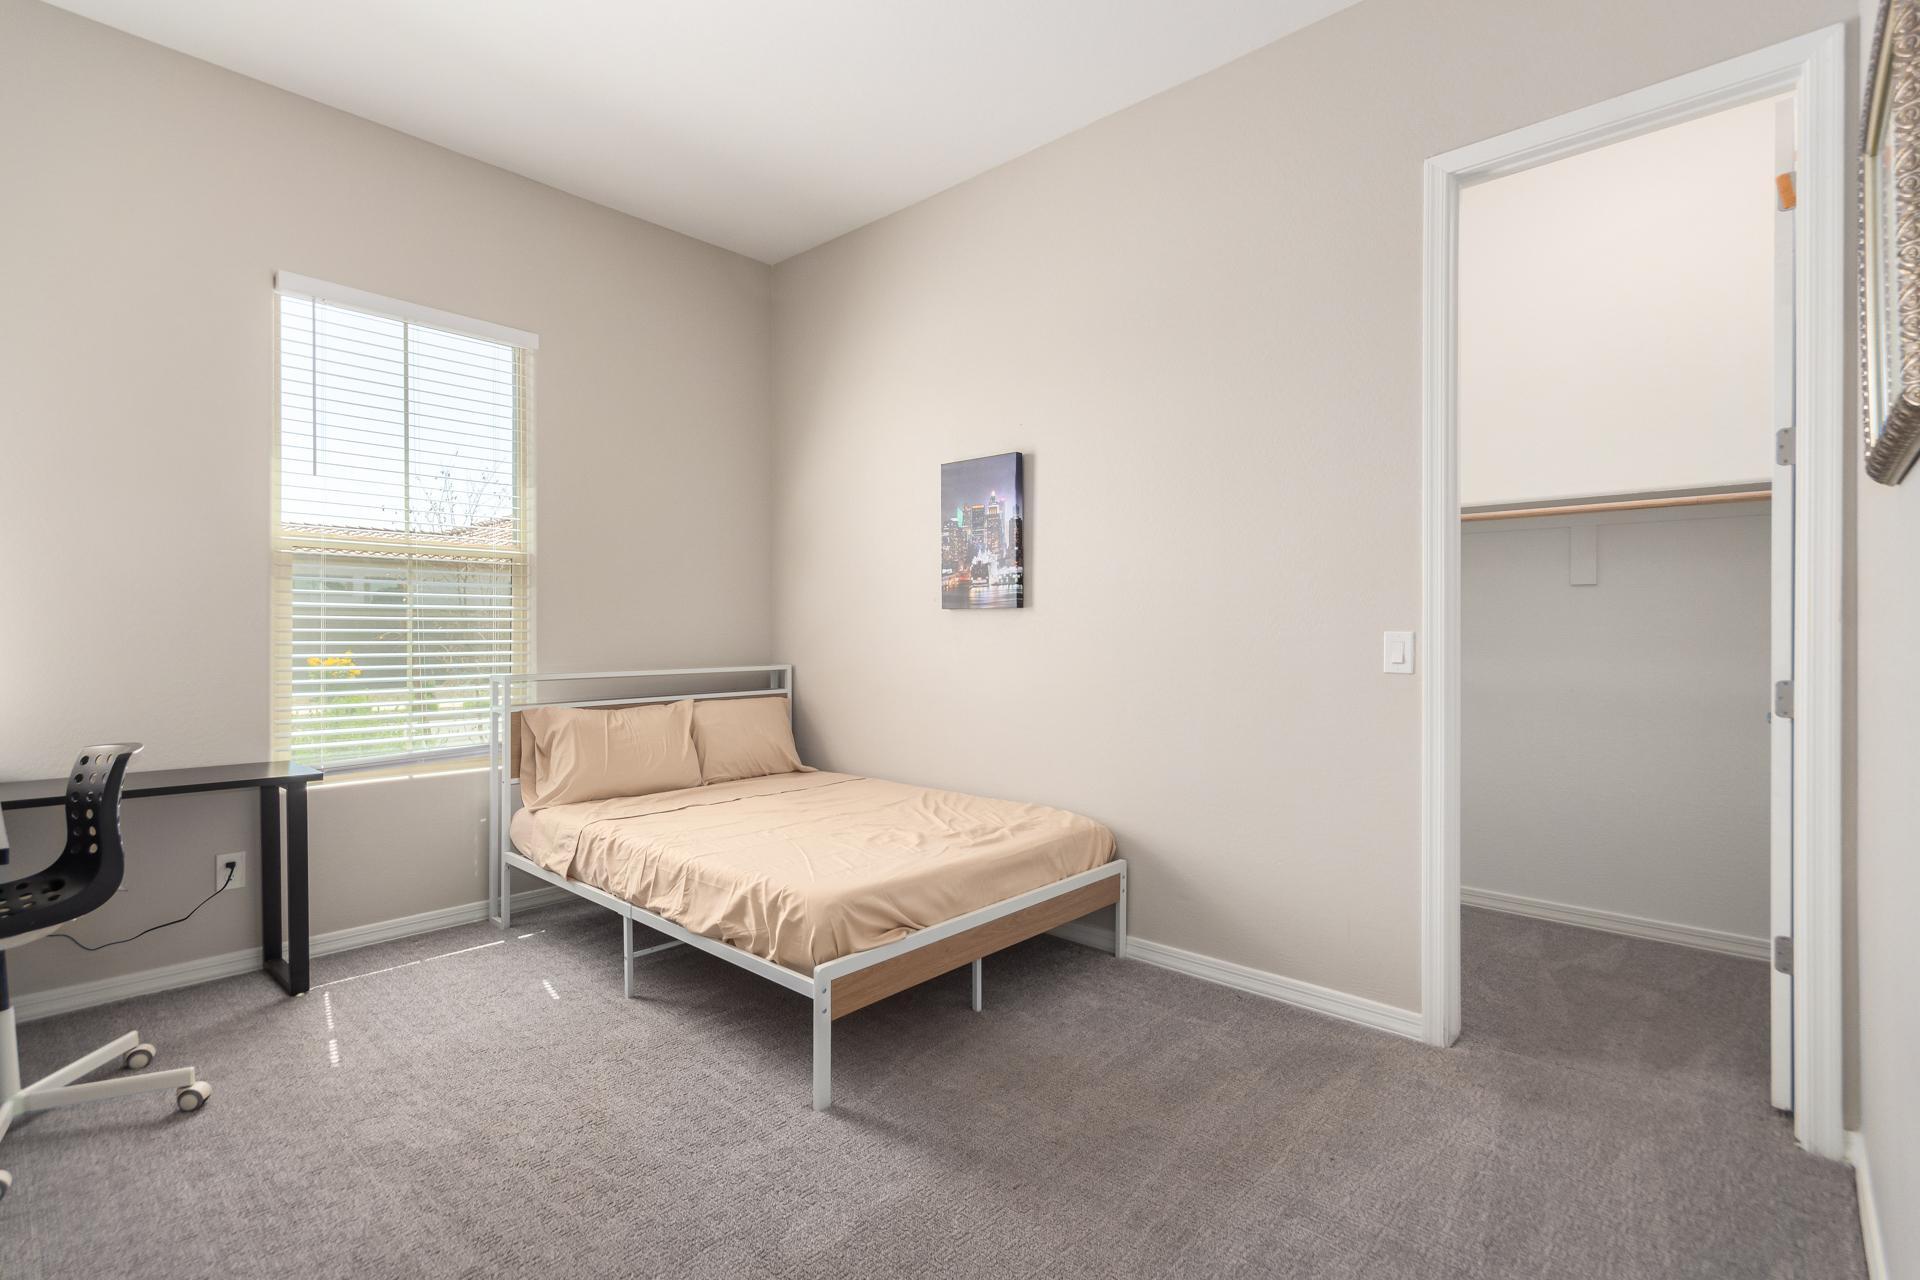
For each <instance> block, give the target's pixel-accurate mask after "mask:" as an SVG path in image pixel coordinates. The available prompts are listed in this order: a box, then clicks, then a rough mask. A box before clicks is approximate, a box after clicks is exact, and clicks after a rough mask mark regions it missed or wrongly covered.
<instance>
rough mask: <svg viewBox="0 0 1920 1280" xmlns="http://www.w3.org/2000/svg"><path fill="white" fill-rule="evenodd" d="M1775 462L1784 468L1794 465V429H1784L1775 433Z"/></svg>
mask: <svg viewBox="0 0 1920 1280" xmlns="http://www.w3.org/2000/svg"><path fill="white" fill-rule="evenodd" d="M1773 460H1774V462H1775V463H1776V464H1777V465H1779V466H1782V467H1790V466H1792V465H1793V428H1792V427H1782V428H1780V429H1779V430H1778V431H1776V432H1774V433H1773Z"/></svg>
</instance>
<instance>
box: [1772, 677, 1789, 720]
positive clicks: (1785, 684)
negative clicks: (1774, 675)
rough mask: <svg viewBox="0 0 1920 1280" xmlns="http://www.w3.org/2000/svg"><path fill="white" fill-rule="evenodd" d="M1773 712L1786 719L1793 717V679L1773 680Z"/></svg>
mask: <svg viewBox="0 0 1920 1280" xmlns="http://www.w3.org/2000/svg"><path fill="white" fill-rule="evenodd" d="M1773 714H1775V715H1777V716H1779V717H1781V718H1782V719H1785V720H1791V719H1793V681H1791V680H1775V681H1774V682H1773Z"/></svg>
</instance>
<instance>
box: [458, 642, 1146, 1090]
mask: <svg viewBox="0 0 1920 1280" xmlns="http://www.w3.org/2000/svg"><path fill="white" fill-rule="evenodd" d="M720 677H737V678H740V679H742V680H745V679H751V678H753V677H764V678H765V680H766V685H765V687H763V688H748V689H732V690H726V691H722V692H677V693H669V694H656V695H647V696H624V697H606V698H592V699H566V698H560V699H541V698H539V697H538V694H539V692H540V690H539V686H540V685H548V684H558V683H563V682H568V681H574V682H580V681H612V680H655V681H657V680H663V679H664V680H673V679H687V680H712V679H717V678H720ZM516 686H527V687H528V691H529V693H530V694H532V695H534V696H533V700H530V701H524V702H516V701H514V699H513V691H514V688H515V687H516ZM765 697H784V698H785V699H786V700H787V715H788V717H789V718H791V717H792V715H793V668H792V667H791V666H746V667H686V668H679V669H670V670H657V671H584V672H566V673H562V674H557V675H544V674H542V675H508V676H493V677H490V678H489V680H488V728H489V732H488V735H487V744H488V757H487V763H488V770H489V786H488V788H487V829H488V831H489V833H490V835H489V839H490V840H492V842H493V857H491V858H490V859H488V891H489V897H490V899H491V901H492V903H493V921H494V923H495V924H497V925H499V926H501V927H502V928H506V927H508V926H509V925H510V924H511V923H512V912H513V895H512V893H511V892H509V889H510V885H509V883H508V881H509V876H508V871H509V870H510V869H511V870H514V871H522V872H525V873H526V874H527V875H530V876H534V877H536V878H538V879H540V880H544V881H545V882H547V883H548V884H551V885H557V886H558V887H560V888H562V889H565V890H566V891H567V892H569V893H571V894H574V895H575V896H577V897H581V898H585V899H586V900H587V901H588V902H592V903H596V904H598V905H599V906H602V907H605V908H606V909H607V910H609V911H611V912H613V913H614V914H615V915H617V916H619V917H620V920H621V933H622V952H623V962H624V967H625V973H626V995H627V998H628V999H632V998H633V963H634V961H635V960H637V959H639V958H640V957H641V956H646V955H652V954H653V953H655V952H657V951H665V950H667V949H669V948H671V947H678V946H683V945H684V946H690V947H696V948H698V949H699V950H701V951H704V952H706V953H707V954H708V955H712V956H718V957H719V958H720V959H722V960H725V961H726V962H727V963H728V964H732V965H737V966H739V967H740V968H742V969H745V970H747V972H749V973H753V974H757V975H759V976H760V977H762V978H765V979H767V980H768V981H770V982H775V983H778V984H779V985H781V986H783V987H785V988H786V989H787V990H789V991H794V992H797V993H799V994H800V995H803V996H807V997H808V998H810V999H811V1000H812V1002H813V1109H814V1110H816V1111H825V1110H826V1109H827V1108H828V1107H830V1106H832V1105H833V1022H834V1009H833V988H834V984H835V982H838V981H842V980H844V979H846V978H848V977H850V976H851V975H853V974H856V973H860V972H861V971H863V970H867V969H871V968H873V967H874V966H875V965H879V964H883V963H886V962H887V961H890V960H895V959H898V958H899V957H901V956H904V955H906V954H908V953H910V952H913V951H918V950H920V949H922V948H924V947H929V946H933V945H935V944H938V943H942V942H945V941H947V940H948V939H953V938H957V937H958V936H959V935H961V934H964V933H967V932H968V931H969V930H972V929H977V928H979V927H981V926H982V925H987V924H990V923H992V922H994V921H996V920H1002V919H1005V918H1006V917H1009V916H1013V915H1015V914H1017V913H1019V912H1022V911H1026V910H1028V909H1029V908H1034V907H1038V906H1039V905H1040V904H1042V903H1046V902H1049V901H1051V900H1052V899H1055V898H1061V897H1064V896H1066V895H1068V894H1071V893H1074V892H1075V891H1077V890H1081V889H1086V888H1088V887H1089V886H1093V885H1097V884H1099V883H1100V882H1102V881H1105V880H1111V879H1117V880H1118V881H1119V886H1118V897H1117V899H1116V900H1115V901H1114V903H1113V908H1114V931H1113V939H1114V941H1113V954H1114V955H1115V956H1117V957H1123V958H1124V957H1125V955H1126V953H1127V864H1126V861H1125V859H1122V858H1115V859H1114V860H1113V861H1111V862H1108V863H1106V864H1104V865H1102V866H1099V867H1095V868H1094V869H1092V870H1091V871H1083V872H1081V873H1080V874H1078V875H1074V876H1069V877H1068V878H1066V879H1065V880H1060V881H1056V882H1055V883H1053V884H1050V885H1044V886H1042V887H1041V888H1038V889H1033V890H1030V891H1029V892H1027V893H1023V894H1019V895H1017V896H1016V897H1012V898H1007V899H1004V900H1003V901H1000V902H996V903H994V904H992V905H991V906H987V907H982V908H980V909H979V910H978V911H970V912H968V913H967V914H965V915H962V916H955V917H954V918H953V919H951V920H944V921H942V922H940V923H939V924H935V925H929V926H928V927H926V928H924V929H920V930H918V931H916V932H914V933H910V934H908V935H907V936H906V937H904V938H901V939H898V940H897V941H894V942H889V943H886V944H885V945H883V946H878V947H874V948H871V949H870V950H867V951H858V952H855V953H853V954H852V955H846V956H841V957H840V958H838V959H836V960H829V961H827V962H826V963H824V964H821V965H817V966H815V968H814V971H813V972H812V973H811V974H804V973H799V972H797V971H795V970H793V969H789V968H787V967H786V966H784V965H779V964H775V963H774V962H773V961H771V960H766V959H763V958H761V957H760V956H756V955H754V954H752V953H751V952H747V951H743V950H741V949H740V948H738V947H735V946H732V945H730V944H728V943H725V942H720V941H718V940H716V939H713V938H709V937H706V936H704V935H702V934H698V933H694V932H693V931H692V930H690V929H686V928H683V927H682V926H680V925H678V924H676V923H674V922H673V921H672V920H669V919H667V918H666V917H664V916H661V915H657V914H655V913H654V912H651V911H648V910H647V909H645V908H644V907H637V906H635V905H633V904H632V903H630V902H626V901H624V900H622V899H620V898H616V897H614V896H613V895H612V894H610V893H605V892H602V891H601V890H599V889H595V888H593V887H591V886H589V885H585V884H582V883H580V882H579V881H577V880H571V879H568V878H567V877H565V876H561V875H556V874H554V873H553V872H551V871H549V870H547V869H546V868H545V867H543V866H541V865H540V864H539V863H537V862H535V861H533V859H531V858H529V857H527V856H526V855H524V854H522V853H521V852H520V851H519V850H518V849H515V848H514V847H513V837H512V834H511V832H510V831H509V820H510V819H511V818H512V816H513V812H514V808H515V795H514V788H515V787H516V786H517V785H518V783H519V779H518V778H517V777H514V776H512V775H513V773H514V770H513V768H512V759H513V754H512V744H511V743H510V742H508V741H507V738H506V734H507V732H508V730H509V728H510V727H511V726H512V724H513V716H514V713H515V712H518V711H523V710H526V709H528V708H530V707H593V706H637V705H642V704H646V703H658V702H678V701H682V700H685V699H689V698H691V699H705V698H765ZM635 922H638V923H640V924H643V925H645V926H646V927H647V928H649V929H652V930H654V931H655V932H656V933H661V934H664V935H666V936H667V937H668V938H669V939H671V941H668V942H664V943H660V944H659V945H657V946H651V947H642V948H640V949H638V950H635V948H634V945H633V926H634V924H635ZM1019 940H1020V939H1019V938H1011V939H1009V940H1008V941H1006V942H1002V943H1000V944H999V946H1007V945H1011V943H1012V942H1014V941H1019ZM997 949H999V948H998V947H993V946H990V947H988V948H987V949H986V950H987V951H989V952H990V951H992V950H997ZM983 954H984V953H983ZM981 959H982V957H981V956H976V957H974V958H973V960H972V961H971V967H972V977H973V1010H974V1012H975V1013H978V1012H980V1010H981V1007H982V997H983V970H982V964H981ZM963 963H965V962H963ZM956 967H957V966H956ZM932 976H934V975H933V974H929V975H928V977H932Z"/></svg>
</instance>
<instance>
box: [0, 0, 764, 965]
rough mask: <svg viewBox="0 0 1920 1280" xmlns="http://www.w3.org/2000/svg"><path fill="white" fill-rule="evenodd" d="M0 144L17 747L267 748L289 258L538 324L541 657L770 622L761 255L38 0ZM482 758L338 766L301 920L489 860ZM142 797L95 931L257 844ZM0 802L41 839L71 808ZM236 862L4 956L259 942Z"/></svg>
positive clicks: (483, 313) (335, 916)
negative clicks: (273, 468) (278, 341)
mask: <svg viewBox="0 0 1920 1280" xmlns="http://www.w3.org/2000/svg"><path fill="white" fill-rule="evenodd" d="M0 174H4V175H5V178H4V184H5V188H6V196H5V199H4V200H0V281H4V286H3V288H4V293H3V294H0V385H4V386H5V388H6V394H5V403H4V405H3V406H0V556H4V559H0V615H4V616H5V618H6V623H5V624H4V625H0V777H42V776H46V775H48V774H52V773H58V772H59V771H60V770H61V769H63V768H64V767H65V765H66V763H67V760H68V759H69V758H70V756H71V753H72V750H73V748H75V747H77V746H79V745H80V744H81V743H83V742H87V741H97V740H100V739H103V738H135V739H140V740H144V741H145V742H146V743H148V744H149V745H148V751H147V754H146V756H145V757H143V759H142V764H143V765H145V766H146V767H166V766H169V765H188V764H197V763H209V762H216V761H231V760H249V759H258V758H261V757H263V756H264V755H265V754H266V753H267V749H268V724H267V718H268V622H269V612H268V600H269V563H268V547H267V534H268V526H269V511H268V506H267V496H268V493H267V486H268V471H269V448H270V445H271V441H272V409H273V395H274V389H273V365H272V351H273V346H272V327H271V323H272V314H273V312H272V294H271V287H272V280H273V273H274V271H275V270H276V269H285V270H290V271H296V272H300V273H303V274H307V275H312V276H317V277H320V278H322V279H326V280H332V281H337V282H339V283H341V284H346V285H351V286H354V287H357V288H361V289H367V290H371V291H374V292H376V293H382V294H387V295H389V296H393V297H400V298H406V299H409V300H412V301H417V302H421V303H425V304H428V305H430V306H435V307H440V308H443V309H446V310H449V311H454V312H458V313H461V314H465V315H471V316H477V317H481V318H485V319H489V320H494V321H498V322H500V323H503V324H508V325H513V326H516V327H520V328H524V329H530V330H533V331H534V332H537V333H538V334H539V335H540V338H541V346H540V351H539V355H538V361H537V366H536V390H535V401H534V412H535V419H536V421H535V427H534V433H535V434H534V451H535V452H534V465H535V477H536V481H535V483H536V520H537V527H536V542H535V557H536V562H535V563H536V567H535V601H536V611H535V628H536V643H537V646H538V652H539V659H540V663H541V665H542V666H543V667H546V668H548V669H553V670H566V669H578V668H582V667H586V668H603V667H619V666H675V665H683V664H688V663H696V662H728V661H762V660H765V659H766V658H767V656H768V654H769V652H770V622H771V608H770V604H769V595H770V589H771V588H770V581H769V571H768V570H769V566H768V557H767V544H768V540H769V538H770V536H771V529H770V524H769V517H768V515H767V509H768V505H769V500H770V487H771V475H772V472H771V468H770V465H769V462H768V450H769V444H770V442H769V434H768V421H769V417H770V411H769V402H768V372H767V368H768V360H769V346H768V344H769V320H768V305H769V304H768V276H769V273H768V270H767V268H765V267H763V266H760V265H758V264H756V263H753V262H750V261H748V260H747V259H744V258H741V257H738V256H736V255H734V254H731V253H727V252H724V251H722V250H719V249H715V248H712V247H711V246H708V245H703V244H700V243H698V242H696V241H693V240H690V239H687V238H686V237H684V236H680V235H676V234H673V233H671V232H668V231H664V230H662V229H660V228H658V227H654V226H650V225H648V224H646V223H643V222H639V221H637V220H635V219H632V218H629V217H626V216H623V215H621V214H617V213H614V212H611V211H609V210H607V209H604V208H600V207H598V206H596V205H592V204H588V203H586V202H585V201H582V200H578V199H575V198H573V197H571V196H566V195H562V194H560V193H559V192H556V191H554V190H552V189H550V188H547V187H543V186H540V185H538V184H537V183H533V182H530V181H527V180H526V179H523V178H518V177H514V176H512V175H509V174H507V173H504V172H502V171H500V170H497V169H493V168H490V167H488V166H486V165H483V164H479V163H477V162H475V161H472V160H468V159H464V158H462V157H459V156H456V155H453V154H451V153H449V152H446V151H443V150H440V149H438V148H436V147H432V146H429V145H427V144H425V143H422V142H419V141H417V140H415V139H411V138H408V137H405V136H403V135H401V134H398V133H395V132H392V131H391V130H388V129H383V128H380V127H378V126H376V125H373V124H369V123H367V122H365V121H362V120H358V119H355V118H353V117H350V116H347V115H343V114H341V113H339V112H336V111H333V110H330V109H328V108H325V107H321V106H319V105H317V104H315V103H312V102H309V101H306V100H304V99H301V98H297V97H294V96H292V95H290V94H286V93H283V92H280V91H278V90H275V89H270V88H267V87H266V86H264V85H261V84H258V83H256V82H254V81H250V80H247V79H244V78H242V77H239V76H236V75H233V74H231V73H229V72H226V71H222V70H218V69H216V68H214V67H211V66H209V65H207V64H205V63H201V62H197V61H195V60H193V59H190V58H186V57H183V56H181V55H178V54H175V53H171V52H168V51H165V50H162V49H160V48H158V47H157V46H154V45H151V44H146V43H144V42H141V41H139V40H136V39H133V38H132V37H129V36H126V35H123V34H121V33H118V32H115V31H111V30H109V29H107V28H105V27H101V26H96V25H94V24H92V23H90V22H87V21H85V20H83V19H80V18H77V17H74V16H72V15H69V14H66V13H64V12H61V11H58V10H55V9H51V8H48V7H45V6H42V5H40V4H37V3H31V2H30V0H0ZM716 509H722V510H724V511H725V513H726V514H725V517H724V518H715V516H714V512H715V510H716ZM484 795H485V793H484V790H483V788H482V786H481V784H480V779H479V777H478V775H473V774H466V775H454V776H450V777H440V778H433V779H426V780H419V781H392V782H384V783H378V784H366V785H355V786H349V787H339V788H329V789H327V790H325V791H322V792H320V793H319V794H318V795H317V796H316V798H315V801H314V806H313V808H314V816H313V834H314V847H313V859H314V876H313V925H314V928H315V929H316V930H317V931H321V932H325V931H330V930H334V929H340V928H345V927H348V926H351V925H357V924H364V923H369V922H373V921H379V920H386V919H390V918H393V917H397V916H403V915H408V914H412V913H415V912H420V911H426V910H431V909H434V908H439V907H446V906H452V905H457V904H461V903H469V902H473V901H476V900H478V899H479V898H480V897H482V896H483V895H484V892H485V885H486V874H485V864H484V862H483V861H482V859H481V849H482V847H483V846H482V837H481V833H480V826H479V824H480V822H481V820H482V819H483V818H484V816H485V812H486V806H485V799H484ZM126 812H127V822H128V826H129V829H130V832H131V835H132V837H133V846H132V847H133V852H132V864H133V865H132V870H131V872H130V886H131V887H130V888H129V890H128V892H126V893H123V894H122V895H121V896H120V898H119V899H117V900H116V901H115V902H114V903H113V904H111V905H110V906H109V907H107V908H106V909H105V910H103V911H101V912H100V913H98V914H97V915H96V916H95V917H94V918H92V919H90V920H89V921H88V922H87V923H86V925H85V926H84V927H83V928H80V929H77V930H76V932H78V933H80V934H82V936H85V937H88V938H100V937H109V936H115V935H118V934H121V933H125V932H131V931H132V930H133V929H135V928H138V927H140V926H141V925H144V924H147V923H151V922H153V921H156V920H159V919H164V918H166V917H167V916H168V915H171V914H175V913H176V912H177V911H180V910H185V908H186V907H188V906H191V905H192V904H193V903H194V902H196V901H198V900H199V899H200V898H201V897H202V896H204V894H205V893H206V892H207V891H208V890H209V889H211V887H212V882H213V860H214V858H213V855H214V854H216V853H219V852H223V851H229V850H232V849H236V848H252V847H254V825H255V823H254V820H253V817H252V813H253V810H252V809H251V807H250V800H249V799H248V798H247V797H227V798H221V799H206V800H201V799H169V800H152V801H142V802H133V803H130V804H129V805H128V807H127V811H126ZM11 826H12V828H13V832H14V835H15V837H16V840H17V843H18V844H19V846H20V849H21V860H22V865H27V864H31V863H32V862H33V861H35V860H36V858H37V856H38V855H36V853H35V850H40V851H42V852H45V851H47V846H48V845H49V844H50V842H51V841H52V839H53V836H52V835H51V834H49V830H50V829H43V824H40V823H38V822H36V821H35V820H34V819H33V818H31V817H21V818H19V819H16V820H15V821H14V822H13V823H12V824H11ZM249 880H250V887H249V889H248V890H247V899H248V900H247V901H246V902H241V901H220V902H215V903H213V904H211V905H209V907H208V908H207V910H206V911H205V912H203V913H202V915H201V917H199V918H196V919H195V920H194V921H193V922H192V923H191V924H189V925H185V926H181V927H179V928H176V929H170V930H166V931H164V932H163V933H160V934H155V935H153V936H152V937H151V938H149V939H145V940H142V941H141V942H139V943H137V944H133V945H129V946H126V947H122V948H117V949H115V950H114V951H112V952H108V953H106V954H104V955H100V956H89V955H83V954H82V953H80V952H78V951H75V950H73V949H71V948H67V947H62V946H58V944H52V943H47V944H40V945H37V946H34V947H30V948H27V949H25V950H23V951H20V952H18V953H16V955H15V958H14V961H13V963H14V967H15V969H14V971H15V974H16V977H17V985H18V987H19V988H20V989H21V990H23V991H34V990H39V989H42V988H45V987H48V986H53V985H65V984H67V983H72V982H79V981H83V980H87V979H91V978H96V977H101V976H105V975H108V974H112V973H120V972H126V971H130V970H135V969H141V968H146V967H149V966H152V965H158V964H165V963H169V962H173V961H177V960H183V959H188V958H192V957H196V956H202V955H209V954H218V953H221V952H225V951H232V950H236V949H238V948H241V947H244V946H248V945H252V944H253V943H254V942H255V941H256V940H257V936H258V935H257V926H256V925H255V924H254V923H253V922H254V919H255V911H254V908H253V906H252V902H253V901H255V900H256V899H254V898H253V895H254V894H255V893H256V892H257V889H256V888H254V886H257V885H258V883H259V876H258V866H257V860H256V862H255V864H254V865H253V866H252V867H251V868H250V876H249ZM56 948H57V949H56Z"/></svg>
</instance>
